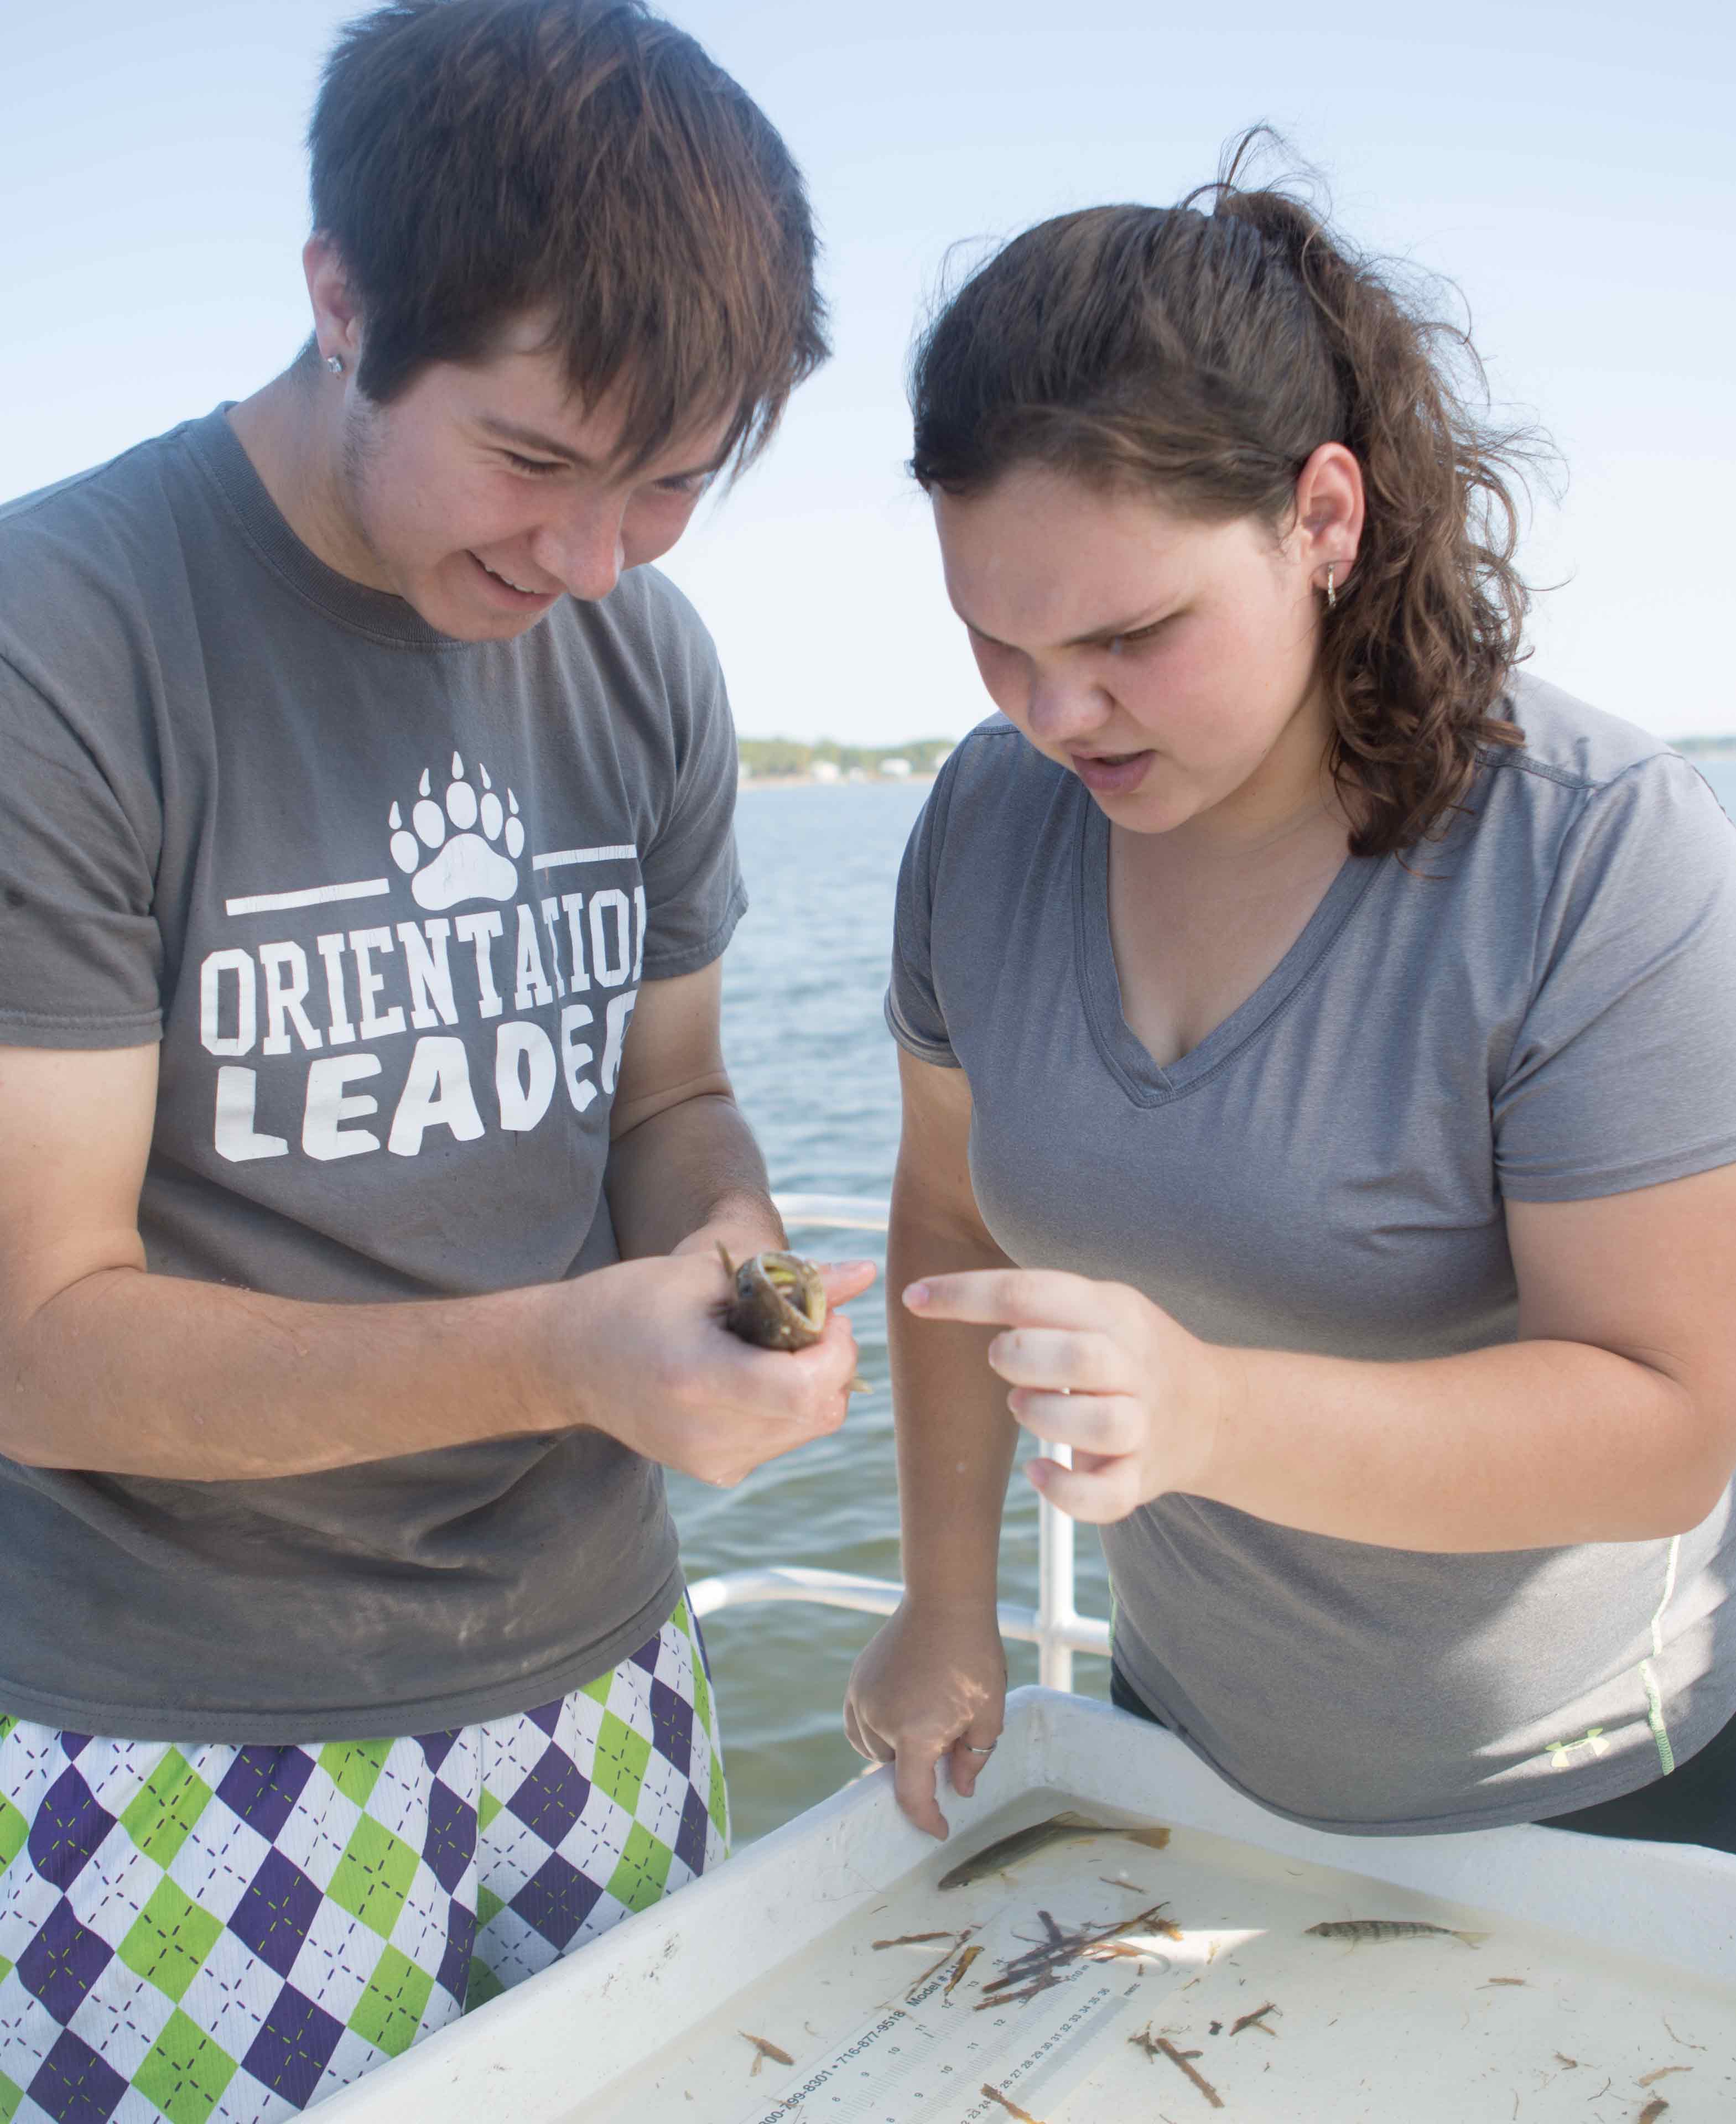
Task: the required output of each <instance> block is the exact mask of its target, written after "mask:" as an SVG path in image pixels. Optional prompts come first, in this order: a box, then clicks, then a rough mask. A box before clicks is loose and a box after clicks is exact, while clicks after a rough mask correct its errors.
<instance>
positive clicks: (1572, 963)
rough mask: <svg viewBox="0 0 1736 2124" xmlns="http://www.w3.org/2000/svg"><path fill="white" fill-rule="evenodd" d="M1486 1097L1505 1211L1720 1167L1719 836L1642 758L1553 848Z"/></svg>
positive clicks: (1725, 1089)
mask: <svg viewBox="0 0 1736 2124" xmlns="http://www.w3.org/2000/svg"><path fill="white" fill-rule="evenodd" d="M1733 1056H1736V829H1732V827H1731V825H1730V823H1729V820H1727V819H1726V818H1725V817H1724V813H1723V811H1721V810H1720V807H1719V805H1718V802H1717V800H1716V799H1715V797H1713V795H1712V793H1711V792H1710V789H1709V788H1708V787H1706V785H1705V782H1704V781H1703V780H1702V779H1701V777H1700V776H1699V775H1698V774H1696V773H1695V772H1694V770H1693V768H1691V766H1689V764H1687V761H1686V760H1684V759H1680V758H1679V757H1677V755H1675V754H1657V755H1654V756H1653V757H1652V758H1650V759H1645V760H1642V761H1640V763H1639V764H1636V765H1635V766H1633V767H1630V768H1628V769H1627V770H1626V771H1625V773H1623V774H1621V775H1620V776H1618V777H1616V779H1615V780H1614V781H1612V782H1610V783H1609V784H1607V786H1606V787H1603V788H1602V789H1599V790H1597V791H1595V792H1593V793H1592V794H1591V795H1590V796H1589V797H1588V799H1587V800H1586V802H1585V805H1584V806H1583V810H1582V811H1581V812H1580V815H1579V816H1578V819H1577V820H1576V821H1575V822H1574V825H1572V826H1571V827H1570V828H1569V829H1568V831H1567V833H1566V835H1565V837H1564V841H1563V843H1562V847H1561V851H1560V860H1559V862H1558V863H1557V866H1556V870H1555V879H1554V881H1553V884H1552V886H1551V888H1550V893H1549V896H1548V899H1547V900H1546V902H1545V914H1544V920H1543V923H1542V925H1541V934H1540V937H1539V939H1538V952H1537V958H1536V980H1535V984H1534V987H1533V990H1532V994H1531V1002H1530V1006H1529V1008H1528V1009H1527V1012H1526V1014H1525V1017H1524V1018H1523V1021H1522V1023H1521V1025H1520V1026H1519V1028H1518V1031H1517V1036H1516V1038H1515V1040H1514V1041H1513V1047H1512V1050H1511V1053H1510V1055H1509V1057H1508V1064H1507V1068H1506V1070H1505V1074H1504V1076H1503V1079H1502V1081H1501V1083H1499V1085H1498V1088H1497V1091H1496V1094H1495V1099H1494V1129H1495V1166H1496V1172H1497V1176H1498V1179H1499V1182H1500V1185H1501V1189H1502V1191H1503V1194H1504V1195H1506V1196H1509V1197H1511V1198H1512V1199H1513V1200H1514V1201H1522V1202H1567V1201H1583V1200H1587V1199H1589V1198H1591V1197H1593V1196H1599V1195H1614V1194H1621V1193H1624V1192H1625V1191H1627V1190H1629V1189H1630V1188H1635V1187H1650V1186H1653V1185H1654V1184H1655V1183H1657V1182H1661V1181H1666V1180H1677V1179H1682V1178H1685V1177H1687V1175H1689V1174H1691V1173H1695V1172H1706V1171H1709V1170H1710V1168H1713V1167H1715V1166H1720V1165H1727V1164H1730V1163H1736V1069H1733V1067H1732V1058H1733Z"/></svg>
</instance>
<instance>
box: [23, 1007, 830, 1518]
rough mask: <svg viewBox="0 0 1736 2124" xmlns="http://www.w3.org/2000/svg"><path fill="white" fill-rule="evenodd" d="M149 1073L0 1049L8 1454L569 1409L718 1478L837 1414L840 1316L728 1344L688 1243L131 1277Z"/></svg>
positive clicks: (476, 1432) (260, 1441) (199, 1466)
mask: <svg viewBox="0 0 1736 2124" xmlns="http://www.w3.org/2000/svg"><path fill="white" fill-rule="evenodd" d="M653 985H654V984H653ZM655 1019H656V1006H655V1004H653V1006H652V1021H653V1023H654V1022H655ZM635 1033H636V1034H637V1027H636V1028H635ZM631 1046H633V1041H629V1048H631ZM623 1074H624V1073H623ZM156 1086H157V1050H156V1049H155V1048H154V1047H140V1048H131V1049H125V1050H117V1051H113V1052H106V1053H63V1052H57V1051H45V1050H31V1049H4V1050H0V1113H3V1114H4V1116H5V1117H6V1121H5V1128H4V1130H3V1133H0V1379H3V1380H4V1382H5V1386H6V1392H5V1393H4V1396H3V1398H0V1453H4V1454H7V1456H8V1457H9V1458H11V1459H15V1460H17V1461H21V1462H23V1463H25V1464H31V1465H36V1466H42V1467H64V1468H88V1469H94V1470H98V1471H102V1472H107V1473H121V1474H143V1475H155V1476H162V1477H169V1478H181V1479H184V1480H189V1481H218V1480H224V1479H236V1478H241V1479H246V1478H262V1477H270V1476H282V1475H295V1474H308V1473H317V1472H318V1471H320V1470H322V1469H326V1468H341V1467H347V1466H351V1465H355V1464H359V1463H361V1462H364V1461H369V1460H376V1459H385V1458H388V1457H392V1456H393V1455H397V1454H407V1453H415V1452H421V1451H425V1450H429V1449H430V1448H435V1447H439V1446H444V1445H457V1444H462V1443H466V1442H469V1441H473V1440H481V1439H487V1438H494V1437H501V1436H509V1435H511V1434H515V1433H524V1432H530V1431H555V1430H566V1429H571V1428H576V1427H580V1426H588V1427H590V1428H594V1429H596V1430H600V1431H606V1432H608V1433H609V1435H611V1436H614V1437H617V1438H619V1439H620V1440H622V1441H623V1443H624V1444H627V1445H631V1446H632V1447H633V1449H634V1450H637V1451H640V1452H643V1453H646V1454H648V1456H649V1457H651V1458H652V1459H658V1460H661V1461H662V1462H663V1463H664V1464H666V1465H668V1466H671V1467H679V1468H685V1470H687V1471H688V1472H689V1473H694V1474H697V1475H699V1476H700V1477H702V1478H703V1479H705V1480H708V1481H715V1482H722V1483H732V1482H736V1481H739V1480H740V1479H741V1477H742V1476H743V1475H744V1474H746V1473H748V1472H749V1470H750V1468H753V1467H755V1466H757V1465H758V1464H760V1462H761V1461H762V1460H764V1459H769V1458H771V1457H773V1455H774V1454H777V1453H781V1452H784V1451H787V1450H789V1449H790V1448H791V1447H792V1446H793V1445H799V1444H801V1443H802V1442H803V1440H806V1439H807V1438H809V1437H812V1436H817V1435H819V1434H820V1433H821V1432H824V1431H830V1430H833V1429H835V1428H836V1426H837V1425H838V1423H840V1421H842V1419H843V1415H844V1407H845V1396H844V1381H845V1380H846V1379H848V1377H849V1374H850V1371H851V1370H852V1369H853V1366H854V1345H853V1343H852V1342H851V1341H850V1338H849V1332H848V1329H847V1328H846V1327H845V1326H844V1323H842V1322H841V1321H840V1323H839V1324H838V1326H837V1328H835V1330H834V1331H833V1332H830V1334H829V1337H828V1339H827V1340H826V1342H823V1343H821V1344H820V1345H818V1346H816V1348H814V1349H812V1350H810V1351H802V1352H801V1353H800V1354H799V1355H798V1356H787V1355H785V1354H783V1353H782V1352H764V1351H752V1350H750V1349H748V1348H746V1346H744V1345H743V1344H741V1343H740V1342H736V1340H735V1338H734V1337H731V1336H729V1335H727V1334H726V1333H724V1332H723V1331H722V1328H720V1327H719V1326H718V1325H717V1321H716V1318H715V1310H716V1304H717V1298H718V1296H719V1295H720V1286H721V1276H720V1274H719V1271H718V1267H717V1262H716V1261H715V1260H714V1259H707V1258H705V1257H703V1254H699V1255H694V1256H692V1257H687V1258H685V1259H682V1260H679V1261H670V1260H667V1259H657V1260H645V1261H637V1262H623V1263H621V1264H620V1265H619V1266H615V1267H612V1268H607V1269H603V1270H600V1271H597V1272H596V1273H595V1275H591V1276H584V1277H581V1278H579V1279H577V1280H576V1281H572V1282H569V1283H562V1284H555V1285H543V1286H539V1287H537V1288H534V1289H529V1290H514V1291H503V1292H499V1293H496V1294H492V1295H487V1296H485V1297H479V1298H470V1299H443V1300H438V1301H432V1302H429V1303H425V1304H390V1305H325V1304H306V1303H303V1302H301V1301H299V1300H294V1299H280V1298H274V1297H270V1296H266V1295H261V1294H259V1293H256V1292H249V1291H245V1290H235V1289H233V1288H230V1287H228V1286H222V1285H213V1284H204V1283H198V1282H194V1281H189V1280H185V1279H182V1278H178V1277H173V1276H152V1275H149V1274H148V1273H147V1272H146V1268H145V1261H144V1250H143V1245H142V1243H141V1241H140V1238H139V1228H138V1205H139V1190H140V1187H141V1185H142V1183H143V1175H144V1168H145V1161H146V1158H147V1155H148V1150H149V1145H150V1138H151V1129H152V1124H153V1115H154V1111H155V1103H156ZM840 1295H842V1294H841V1293H840Z"/></svg>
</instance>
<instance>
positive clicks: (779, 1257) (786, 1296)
mask: <svg viewBox="0 0 1736 2124" xmlns="http://www.w3.org/2000/svg"><path fill="white" fill-rule="evenodd" d="M717 1252H718V1255H719V1257H720V1258H721V1259H722V1263H723V1272H724V1274H725V1275H726V1276H727V1277H728V1278H729V1282H730V1295H729V1297H728V1298H727V1300H726V1301H725V1304H724V1309H723V1324H724V1326H725V1327H726V1328H728V1330H729V1332H730V1333H731V1334H732V1335H739V1336H740V1337H741V1340H742V1341H743V1342H751V1343H752V1344H753V1345H754V1346H755V1348H756V1349H760V1350H806V1349H807V1348H809V1347H810V1346H812V1344H814V1343H816V1342H818V1341H819V1340H820V1337H821V1335H823V1334H824V1333H825V1332H826V1286H825V1285H824V1284H823V1283H821V1281H820V1271H819V1270H818V1269H817V1268H816V1267H815V1266H814V1264H813V1263H812V1262H811V1261H807V1260H804V1259H803V1257H802V1256H801V1255H800V1254H788V1253H779V1252H765V1253H759V1254H755V1255H753V1256H751V1257H750V1258H749V1259H748V1260H746V1261H745V1262H742V1263H741V1265H740V1266H739V1267H738V1266H736V1263H735V1262H732V1260H731V1259H730V1257H729V1254H728V1252H727V1249H726V1248H724V1247H723V1246H722V1244H721V1243H720V1244H719V1246H718V1248H717ZM870 1391H871V1389H869V1388H868V1385H867V1384H866V1383H865V1382H864V1381H863V1380H862V1379H852V1380H851V1381H850V1392H851V1393H868V1392H870Z"/></svg>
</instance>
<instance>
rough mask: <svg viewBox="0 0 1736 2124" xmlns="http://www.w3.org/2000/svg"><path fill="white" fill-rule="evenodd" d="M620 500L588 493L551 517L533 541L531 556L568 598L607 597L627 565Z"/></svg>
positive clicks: (593, 601)
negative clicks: (569, 596)
mask: <svg viewBox="0 0 1736 2124" xmlns="http://www.w3.org/2000/svg"><path fill="white" fill-rule="evenodd" d="M625 515H626V504H625V502H624V501H623V500H619V499H618V498H616V497H614V496H607V495H595V494H593V495H586V496H581V498H579V499H578V500H575V501H573V502H572V503H571V504H570V505H569V506H567V508H566V509H564V510H562V511H561V512H560V513H559V514H558V515H554V516H552V517H551V518H550V519H548V522H547V523H546V524H543V526H542V527H541V528H540V529H539V530H538V532H537V533H536V535H535V537H534V538H533V540H532V541H531V547H530V556H531V558H532V559H533V560H534V562H536V564H537V566H539V568H541V569H543V570H544V571H546V572H547V573H548V575H551V576H553V577H554V579H555V580H556V581H557V582H558V583H559V584H560V585H561V586H562V589H563V590H566V591H567V593H568V594H570V595H571V596H573V597H576V598H583V599H587V600H589V601H590V602H592V603H595V601H596V600H597V599H600V598H606V597H607V596H608V595H609V592H610V591H611V590H613V589H614V586H615V585H616V584H617V583H618V582H619V580H621V570H622V568H623V566H625V560H626V557H625V551H624V547H623V539H622V528H621V527H622V519H623V517H624V516H625Z"/></svg>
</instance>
